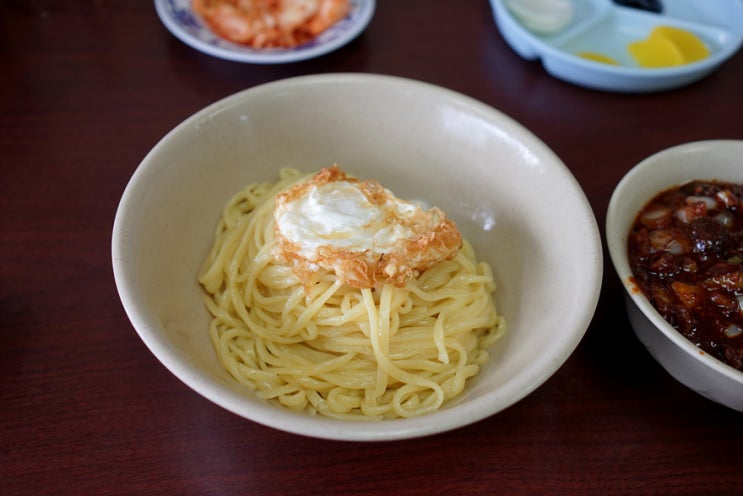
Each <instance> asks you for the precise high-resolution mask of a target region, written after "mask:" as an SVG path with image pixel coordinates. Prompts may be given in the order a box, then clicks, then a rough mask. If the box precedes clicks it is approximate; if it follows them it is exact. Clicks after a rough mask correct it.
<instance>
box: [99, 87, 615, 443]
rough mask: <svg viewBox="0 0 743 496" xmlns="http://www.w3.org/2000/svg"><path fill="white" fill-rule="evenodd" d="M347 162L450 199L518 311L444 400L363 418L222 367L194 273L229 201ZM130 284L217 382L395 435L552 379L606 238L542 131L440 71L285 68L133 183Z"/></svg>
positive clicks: (250, 413) (183, 362)
mask: <svg viewBox="0 0 743 496" xmlns="http://www.w3.org/2000/svg"><path fill="white" fill-rule="evenodd" d="M334 162H337V163H338V164H339V165H341V167H343V168H344V170H347V171H348V172H349V173H351V174H354V175H357V176H359V177H361V178H366V179H368V178H375V179H378V180H379V181H380V182H381V184H382V185H384V186H385V187H388V188H389V189H391V190H392V191H393V192H394V193H395V194H396V195H398V196H399V197H401V198H406V199H417V200H421V201H423V202H425V203H427V204H429V205H436V206H439V207H440V208H442V209H443V210H444V211H445V212H446V213H447V215H448V216H449V217H450V218H452V219H454V221H455V222H456V223H457V226H458V228H459V230H460V231H461V232H462V234H463V236H464V237H465V238H466V239H468V240H469V241H470V242H471V243H472V245H473V246H474V248H475V250H476V252H477V254H478V256H479V257H480V258H481V259H483V260H485V261H487V262H488V263H489V264H490V265H491V266H492V267H493V272H494V276H495V280H496V283H497V284H498V288H499V289H498V291H497V293H496V304H497V306H498V309H499V312H500V313H501V314H502V315H504V316H505V318H506V319H507V321H508V330H507V332H506V335H505V336H504V337H503V338H501V340H499V341H498V342H497V343H496V345H495V347H494V348H493V349H492V350H491V353H492V359H491V361H490V362H489V363H488V364H487V365H486V366H485V367H484V368H483V369H482V370H481V371H480V374H478V375H477V376H476V377H474V378H473V379H472V380H471V382H468V385H467V387H466V388H465V391H464V393H463V394H462V395H461V396H459V397H457V398H455V399H454V400H453V401H452V402H450V403H448V404H446V405H444V407H443V408H442V409H441V410H439V411H437V412H435V413H432V414H428V415H424V416H421V417H417V418H410V419H397V420H389V421H358V422H348V421H340V420H332V419H328V418H323V417H319V416H311V415H309V414H304V413H298V412H294V411H290V410H288V409H284V408H282V407H278V406H275V405H273V404H268V403H266V402H264V401H261V400H259V399H257V398H255V397H254V396H253V395H252V394H251V392H250V391H249V390H247V389H245V388H243V387H241V386H240V385H239V384H238V383H237V382H236V381H235V380H234V379H232V377H231V376H230V375H229V374H228V373H227V372H226V371H225V370H224V369H223V368H222V367H221V366H220V364H219V363H218V361H217V357H216V354H215V352H214V349H213V347H212V344H211V342H210V341H209V337H208V326H209V322H210V317H209V314H208V312H207V310H206V308H205V305H204V302H203V296H204V292H203V289H202V288H201V287H200V285H199V284H198V283H197V277H198V273H199V270H200V268H201V266H202V264H203V260H204V257H205V256H206V254H207V252H208V250H209V248H210V246H211V244H212V242H213V236H214V232H215V231H214V230H215V226H216V223H217V220H218V218H219V215H220V213H221V211H222V208H223V207H224V205H225V203H226V202H227V201H228V199H229V198H231V197H232V196H233V195H234V194H235V193H236V192H237V191H239V190H240V189H242V188H243V187H244V186H245V185H247V184H249V183H252V182H256V181H276V179H277V173H278V169H279V168H280V167H283V166H289V167H296V168H299V169H302V170H305V171H307V172H310V171H314V170H319V169H320V168H321V167H326V166H329V165H331V164H332V163H334ZM112 260H113V269H114V275H115V279H116V285H117V288H118V290H119V294H120V297H121V301H122V303H123V305H124V308H125V310H126V312H127V314H128V316H129V318H130V320H131V322H132V324H133V326H134V328H135V329H136V331H137V332H138V333H139V335H140V337H141V338H142V340H143V341H144V342H145V344H146V345H147V346H148V347H149V349H150V350H151V351H152V353H153V354H154V355H155V356H156V357H157V358H158V359H159V360H160V361H161V362H162V363H163V365H164V366H165V367H167V368H168V369H169V370H170V371H171V372H172V373H173V374H175V375H176V376H177V377H179V378H180V379H181V380H182V381H183V382H185V383H186V384H188V385H189V386H190V387H191V388H193V389H194V390H195V391H197V392H199V393H200V394H202V395H203V396H205V397H206V398H209V399H210V400H212V401H214V402H215V403H217V404H219V405H221V406H223V407H224V408H226V409H227V410H230V411H232V412H234V413H236V414H238V415H241V416H243V417H245V418H248V419H251V420H253V421H255V422H259V423H262V424H265V425H269V426H272V427H274V428H277V429H282V430H286V431H289V432H294V433H298V434H303V435H307V436H312V437H319V438H328V439H339V440H363V441H376V440H389V439H401V438H411V437H418V436H424V435H428V434H433V433H437V432H443V431H447V430H450V429H454V428H457V427H460V426H463V425H467V424H470V423H472V422H475V421H478V420H481V419H483V418H485V417H487V416H489V415H493V414H495V413H497V412H499V411H501V410H503V409H505V408H508V407H509V406H511V405H513V404H514V403H516V402H518V401H519V400H521V399H522V398H524V397H525V396H527V395H528V394H529V393H531V392H532V391H534V390H535V389H536V388H537V387H539V386H540V385H541V384H542V383H544V382H545V381H546V380H547V379H548V378H549V377H550V376H551V375H552V374H553V373H554V372H555V371H556V370H557V369H558V368H560V366H562V364H563V363H564V362H565V361H566V360H567V359H568V357H569V356H570V355H571V353H572V352H573V350H574V349H575V347H576V346H577V345H578V343H579V342H580V340H581V339H582V337H583V335H584V333H585V331H586V329H587V327H588V325H589V323H590V321H591V318H592V316H593V312H594V310H595V307H596V303H597V300H598V295H599V290H600V286H601V277H602V251H601V238H600V236H599V232H598V226H597V223H596V219H595V217H594V216H593V211H592V209H591V206H590V204H589V203H588V201H587V199H586V197H585V195H584V193H583V191H582V190H581V188H580V186H579V184H578V183H577V182H576V180H575V178H574V177H573V176H572V174H571V173H570V171H569V170H568V168H567V167H566V166H565V165H564V164H563V163H562V162H561V161H560V159H559V158H558V157H557V156H556V155H555V154H554V153H553V152H552V151H551V150H550V149H549V148H548V147H547V146H546V145H545V144H544V143H543V142H542V141H540V140H539V139H538V138H537V137H536V136H534V135H533V134H532V133H531V132H529V131H528V130H527V129H525V128H524V127H523V126H521V125H520V124H518V123H517V122H515V121H513V120H512V119H510V118H509V117H507V116H506V115H504V114H502V113H500V112H498V111H497V110H495V109H493V108H491V107H489V106H487V105H485V104H483V103H481V102H478V101H475V100H473V99H471V98H469V97H466V96H464V95H461V94H458V93H455V92H452V91H450V90H446V89H444V88H440V87H437V86H433V85H430V84H427V83H422V82H418V81H412V80H407V79H400V78H395V77H389V76H378V75H369V74H328V75H314V76H304V77H299V78H293V79H287V80H282V81H277V82H274V83H269V84H265V85H262V86H258V87H255V88H251V89H248V90H245V91H243V92H241V93H237V94H235V95H233V96H231V97H228V98H226V99H224V100H221V101H218V102H216V103H214V104H212V105H210V106H209V107H207V108H205V109H203V110H202V111H200V112H198V113H196V114H195V115H194V116H192V117H190V118H188V119H187V120H185V121H184V122H183V123H182V124H180V125H179V126H177V127H176V128H175V129H174V130H172V131H171V132H170V133H168V134H167V135H166V136H165V137H164V138H163V139H162V140H161V141H160V142H159V143H158V144H157V145H156V146H155V147H154V148H153V149H152V150H151V151H150V153H148V154H147V156H146V157H145V158H144V160H143V161H142V162H141V164H140V165H139V167H138V168H137V170H136V172H135V173H134V175H133V176H132V178H131V180H130V181H129V184H128V185H127V187H126V190H125V192H124V194H123V196H122V198H121V202H120V204H119V208H118V211H117V213H116V220H115V223H114V229H113V237H112Z"/></svg>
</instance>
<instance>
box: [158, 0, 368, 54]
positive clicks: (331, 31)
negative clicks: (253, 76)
mask: <svg viewBox="0 0 743 496" xmlns="http://www.w3.org/2000/svg"><path fill="white" fill-rule="evenodd" d="M350 3H351V11H350V13H349V14H348V16H346V17H345V18H344V19H341V20H340V21H338V22H337V23H335V24H334V25H333V26H331V27H330V28H328V29H327V30H326V31H324V32H323V33H321V34H320V35H319V36H318V37H317V38H315V39H314V40H312V41H310V42H308V43H305V44H303V45H301V46H297V47H294V48H266V49H261V50H256V49H253V48H250V47H248V46H245V45H240V44H238V43H232V42H230V41H228V40H226V39H224V38H220V37H219V36H217V35H216V34H215V33H214V32H213V31H211V30H210V29H209V27H208V26H207V25H206V23H204V22H203V21H202V20H201V18H200V17H199V16H198V14H196V13H195V12H194V11H193V10H192V9H191V0H155V9H156V10H157V15H158V16H159V17H160V20H161V21H162V23H163V24H165V27H166V28H168V30H169V31H170V32H171V33H173V35H174V36H175V37H176V38H178V39H179V40H181V41H182V42H184V43H185V44H187V45H189V46H191V47H192V48H195V49H196V50H199V51H201V52H204V53H207V54H209V55H213V56H215V57H219V58H222V59H227V60H234V61H237V62H251V63H255V64H279V63H283V62H296V61H299V60H306V59H310V58H313V57H319V56H320V55H324V54H326V53H328V52H331V51H333V50H337V49H338V48H340V47H342V46H343V45H345V44H346V43H348V42H350V41H351V40H353V39H354V38H356V37H357V36H358V35H359V34H360V33H361V32H362V31H364V29H366V27H367V25H368V24H369V22H370V21H371V18H372V16H373V15H374V9H375V7H376V1H375V0H350Z"/></svg>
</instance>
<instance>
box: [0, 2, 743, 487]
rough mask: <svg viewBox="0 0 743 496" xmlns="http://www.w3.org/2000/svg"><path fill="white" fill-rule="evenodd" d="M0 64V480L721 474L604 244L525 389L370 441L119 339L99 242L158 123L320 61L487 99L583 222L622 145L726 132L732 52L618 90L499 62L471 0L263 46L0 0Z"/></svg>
mask: <svg viewBox="0 0 743 496" xmlns="http://www.w3.org/2000/svg"><path fill="white" fill-rule="evenodd" d="M0 61H2V62H1V63H2V68H1V69H0V90H1V93H0V95H1V96H0V102H1V104H0V161H2V171H1V172H0V174H1V175H0V240H1V241H0V332H1V333H2V334H1V336H2V340H1V342H0V494H2V495H5V496H9V495H16V494H19V495H45V494H75V495H108V494H122V495H132V494H146V495H154V494H169V495H170V494H179V495H181V494H183V495H185V494H197V495H202V494H203V495H217V494H250V495H259V494H277V495H279V494H280V495H284V496H292V495H304V494H355V495H385V496H386V495H392V494H394V495H413V494H425V495H435V494H535V495H542V494H572V495H581V494H586V495H595V494H609V493H611V494H634V495H637V494H702V493H708V494H717V495H720V494H734V493H737V494H741V491H743V464H742V463H741V462H743V416H742V414H741V413H738V412H734V411H732V410H729V409H726V408H724V407H722V406H719V405H717V404H715V403H712V402H710V401H708V400H706V399H704V398H702V397H700V396H698V395H697V394H695V393H693V392H692V391H690V390H688V389H687V388H685V387H684V386H682V385H680V384H679V383H677V382H676V381H675V380H674V379H672V378H671V377H670V376H669V375H668V374H667V373H666V372H665V371H664V370H663V369H662V368H661V367H660V366H659V365H657V363H656V362H655V361H654V360H653V359H652V358H651V357H650V355H649V354H648V353H647V352H646V351H645V349H644V348H643V347H642V345H641V344H640V343H639V342H638V341H637V339H636V338H635V336H634V334H633V333H632V330H631V329H630V326H629V323H628V320H627V317H626V315H625V311H624V306H623V305H624V304H623V299H622V298H623V296H622V288H621V286H620V284H619V281H618V280H617V278H616V276H615V275H614V272H613V268H612V266H611V263H610V261H609V259H608V255H607V256H606V264H605V274H604V276H605V277H604V285H603V289H602V294H601V295H600V301H599V305H598V309H597V311H596V314H595V318H594V320H593V322H592V324H591V326H590V328H589V329H588V332H587V333H586V335H585V338H584V339H583V341H582V342H581V344H580V346H579V347H578V349H577V350H576V351H575V353H574V354H573V355H572V356H571V358H570V359H569V360H568V361H567V362H566V363H565V365H564V366H563V367H562V368H561V369H560V370H559V371H558V372H557V373H556V374H555V375H554V376H553V377H552V378H551V379H550V380H549V381H547V382H546V383H545V384H544V385H543V386H542V387H540V388H539V389H538V390H537V391H535V392H534V393H533V394H531V395H530V396H528V397H527V398H526V399H524V400H523V401H521V402H519V403H517V404H516V405H514V406H512V407H511V408H509V409H507V410H506V411H504V412H502V413H499V414H497V415H495V416H492V417H490V418H488V419H485V420H483V421H481V422H479V423H477V424H474V425H471V426H468V427H464V428H461V429H458V430H456V431H453V432H449V433H445V434H440V435H435V436H431V437H427V438H422V439H415V440H408V441H401V442H387V443H345V442H331V441H322V440H315V439H310V438H304V437H300V436H296V435H292V434H288V433H284V432H280V431H277V430H273V429H271V428H267V427H263V426H261V425H258V424H255V423H252V422H250V421H248V420H245V419H243V418H241V417H238V416H236V415H234V414H232V413H229V412H227V411H225V410H223V409H221V408H220V407H218V406H216V405H214V404H212V403H210V402H209V401H207V400H206V399H204V398H202V397H201V396H199V395H198V394H196V393H195V392H193V391H192V390H190V389H189V388H188V387H187V386H185V385H184V384H183V383H181V382H180V381H179V380H177V379H176V378H175V377H174V376H173V375H171V374H170V373H169V372H168V371H167V370H166V369H165V368H164V367H163V366H162V365H160V363H159V362H157V360H156V359H155V358H154V356H153V355H152V354H151V353H150V352H149V351H148V350H147V349H146V347H145V346H144V344H143V343H142V342H141V341H140V339H139V337H138V336H137V334H136V333H135V332H134V330H133V329H132V327H131V325H130V324H129V322H128V320H127V318H126V316H125V314H124V311H123V309H122V307H121V304H120V302H119V299H118V296H117V292H116V288H115V286H114V281H113V276H112V271H111V262H110V241H111V228H112V224H113V219H114V214H115V211H116V207H117V203H118V200H119V198H120V195H121V193H122V191H123V189H124V187H125V185H126V183H127V181H128V179H129V177H130V175H131V174H132V173H133V172H134V169H135V168H136V167H137V165H138V163H139V161H140V160H141V159H142V158H143V157H144V155H145V154H146V153H147V151H148V150H149V149H150V148H151V147H152V146H153V145H154V144H155V143H156V142H157V141H158V140H159V139H160V137H162V136H163V135H164V134H165V133H166V132H167V131H169V130H170V129H171V128H173V127H174V126H175V125H177V124H178V123H179V122H180V121H181V120H183V119H184V118H186V117H188V116H189V115H191V114H192V113H194V112H195V111H197V110H199V109H201V108H202V107H204V106H206V105H207V104H209V103H212V102H214V101H215V100H218V99H220V98H222V97H225V96H227V95H230V94H232V93H235V92H237V91H239V90H243V89H245V88H249V87H252V86H255V85H257V84H260V83H265V82H269V81H275V80H277V79H282V78H286V77H290V76H296V75H302V74H309V73H325V72H347V71H351V72H369V73H382V74H391V75H398V76H404V77H409V78H414V79H420V80H424V81H428V82H431V83H435V84H438V85H441V86H444V87H447V88H451V89H453V90H456V91H459V92H462V93H464V94H467V95H470V96H472V97H474V98H477V99H479V100H481V101H483V102H485V103H487V104H489V105H492V106H493V107H496V108H498V109H500V110H501V111H503V112H505V113H507V114H509V115H510V116H512V117H513V118H515V119H516V120H518V121H520V122H521V123H523V124H524V125H525V126H526V127H528V128H529V129H531V130H532V131H533V132H534V133H535V134H536V135H537V136H539V137H540V138H541V139H543V140H544V141H545V142H546V143H547V145H549V146H550V147H551V148H552V149H553V150H554V151H555V152H556V153H557V154H558V155H559V156H560V157H561V158H562V159H563V160H564V161H565V163H566V164H567V165H568V166H569V168H570V169H571V170H572V172H573V173H574V174H575V176H576V178H577V179H578V181H579V182H580V184H581V185H582V187H583V188H584V190H585V192H586V194H587V196H588V198H589V200H590V201H591V204H592V206H593V209H594V212H595V215H596V217H597V219H598V221H599V225H600V226H601V228H602V233H603V225H604V217H605V214H606V209H607V205H608V202H609V197H610V195H611V192H612V190H613V188H614V186H615V185H616V184H617V182H618V181H619V179H620V178H621V177H622V175H623V174H624V173H626V172H627V171H628V170H629V169H630V168H631V167H632V166H633V165H634V164H635V163H637V162H638V161H640V160H641V159H643V158H644V157H646V156H648V155H650V154H652V153H654V152H656V151H659V150H661V149H663V148H666V147H669V146H672V145H676V144H680V143H683V142H688V141H695V140H701V139H709V138H743V135H742V134H743V126H742V125H741V115H743V98H741V91H743V53H739V54H737V55H736V56H734V57H733V58H732V59H731V60H730V61H729V62H728V63H726V64H725V65H724V66H722V67H721V68H720V69H719V70H718V71H716V72H715V73H714V74H712V75H711V76H710V77H708V78H707V79H705V80H703V81H701V82H698V83H696V84H693V85H691V86H688V87H686V88H682V89H679V90H675V91H669V92H665V93H659V94H652V95H621V94H609V93H602V92H598V91H591V90H587V89H583V88H579V87H576V86H572V85H569V84H566V83H563V82H561V81H558V80H556V79H554V78H552V77H550V76H549V75H547V74H546V73H545V71H544V70H543V69H542V67H541V66H540V65H539V64H538V63H530V62H526V61H524V60H522V59H520V58H519V57H518V56H517V55H516V54H515V53H514V52H512V51H511V49H510V48H509V47H508V46H507V45H506V44H505V42H504V40H503V39H502V38H501V36H500V35H499V33H498V31H497V29H496V27H495V25H494V23H493V18H492V13H491V10H490V6H489V4H488V2H487V1H486V0H458V1H456V2H454V1H449V0H398V1H392V0H380V2H379V5H378V6H377V12H376V15H375V16H374V19H373V20H372V22H371V24H370V25H369V27H368V29H367V30H366V31H365V32H364V33H363V35H362V36H360V37H359V38H358V39H357V40H355V41H354V42H352V43H351V44H350V45H348V46H346V47H344V48H342V49H340V50H338V51H336V52H334V53H331V54H329V55H326V56H323V57H320V58H317V59H314V60H310V61H305V62H298V63H293V64H284V65H249V64H241V63H235V62H228V61H224V60H220V59H217V58H213V57H210V56H207V55H204V54H202V53H199V52H198V51H195V50H193V49H191V48H189V47H188V46H187V45H185V44H183V43H182V42H180V41H179V40H178V39H176V38H175V37H174V36H173V35H171V34H170V33H169V32H168V31H167V30H166V29H165V27H164V26H163V25H162V24H161V22H160V21H159V19H158V17H157V15H156V13H155V9H154V7H153V3H152V2H151V1H143V0H68V1H54V0H6V1H4V2H2V3H0ZM742 166H743V165H742Z"/></svg>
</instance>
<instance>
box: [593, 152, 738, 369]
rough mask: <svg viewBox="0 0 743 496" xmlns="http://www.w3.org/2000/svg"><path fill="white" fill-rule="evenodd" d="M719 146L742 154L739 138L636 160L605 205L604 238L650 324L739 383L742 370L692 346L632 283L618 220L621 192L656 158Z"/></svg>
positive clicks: (628, 292) (625, 284)
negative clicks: (730, 148) (607, 205)
mask: <svg viewBox="0 0 743 496" xmlns="http://www.w3.org/2000/svg"><path fill="white" fill-rule="evenodd" d="M720 147H732V148H735V149H737V150H739V151H740V152H741V153H743V140H736V139H709V140H699V141H691V142H687V143H682V144H679V145H675V146H671V147H669V148H666V149H663V150H660V151H658V152H655V153H653V154H651V155H649V156H648V157H646V158H644V159H643V160H641V161H640V162H638V163H637V164H636V165H635V166H633V167H632V168H631V169H630V170H629V171H628V172H627V173H626V174H625V175H624V177H622V179H621V180H620V181H619V183H617V186H616V187H615V189H614V192H613V193H612V196H611V198H610V200H609V207H608V210H607V213H606V238H607V245H608V246H607V247H608V251H609V256H610V258H611V260H612V263H613V265H614V270H615V271H616V273H617V275H618V276H619V279H620V281H621V283H622V286H623V287H624V290H625V294H626V295H628V296H629V298H630V299H631V300H632V302H633V303H634V304H635V305H636V306H637V307H638V308H639V309H640V311H641V312H642V313H643V315H644V316H645V317H646V318H647V319H648V320H649V321H650V322H651V323H652V324H653V326H654V327H655V328H656V329H657V330H659V331H660V332H661V333H662V334H663V335H664V336H665V337H666V338H668V339H669V340H670V341H671V342H672V343H674V344H675V345H676V346H677V347H678V348H679V349H681V350H683V351H684V352H685V354H686V355H688V356H689V357H691V358H693V359H694V360H696V361H698V362H700V363H702V364H704V365H705V366H707V367H709V368H710V369H712V370H713V371H715V372H716V373H718V374H720V375H722V376H725V377H727V378H729V379H732V380H733V381H736V382H738V383H741V384H743V371H740V370H737V369H735V368H733V367H731V366H730V365H728V364H726V363H724V362H722V361H720V360H718V359H717V358H715V357H713V356H712V355H710V354H709V353H707V352H706V351H704V350H702V349H701V348H698V347H697V346H696V345H694V343H692V342H691V341H690V340H689V339H687V338H686V337H685V336H684V335H683V334H681V333H680V332H679V331H677V330H676V329H675V328H674V327H673V326H672V325H671V324H670V323H668V321H666V319H664V318H663V316H662V315H661V314H660V313H659V312H658V311H657V310H656V309H655V307H653V305H652V304H651V303H650V301H649V300H648V298H647V297H646V296H645V294H644V293H643V292H642V291H641V290H640V288H639V287H638V286H637V285H636V284H635V283H634V282H633V276H632V271H631V269H630V267H629V260H628V257H627V250H626V241H627V234H628V232H625V231H628V229H629V227H628V226H627V228H626V229H625V226H620V225H619V220H618V217H619V215H620V212H623V211H625V210H626V208H625V207H624V206H623V205H622V200H623V197H624V195H625V194H626V192H627V191H629V190H630V189H631V187H632V185H633V184H636V183H637V182H641V181H642V178H643V177H644V176H645V174H646V173H647V171H648V170H650V169H651V168H653V167H654V166H655V164H656V162H657V161H658V160H662V159H665V158H667V157H668V156H670V155H675V154H679V153H685V152H688V151H703V150H710V149H719V148H720ZM703 175H704V174H700V179H703V177H701V176H703ZM742 180H743V177H742ZM674 184H675V183H673V181H669V182H668V187H669V188H670V187H673V186H674ZM659 192H660V191H659ZM649 200H650V197H648V198H646V199H645V201H646V202H647V201H649ZM635 214H636V212H635ZM633 218H634V217H633Z"/></svg>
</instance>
